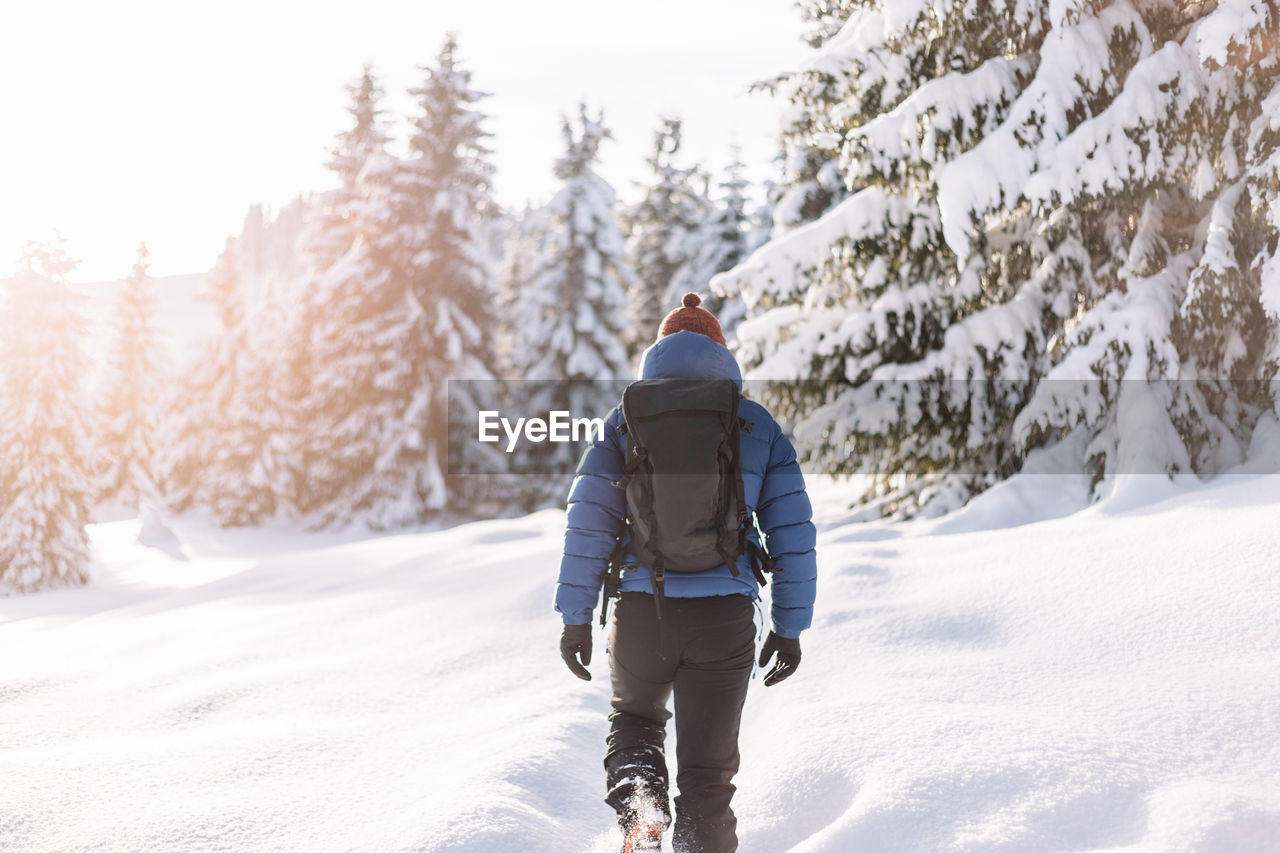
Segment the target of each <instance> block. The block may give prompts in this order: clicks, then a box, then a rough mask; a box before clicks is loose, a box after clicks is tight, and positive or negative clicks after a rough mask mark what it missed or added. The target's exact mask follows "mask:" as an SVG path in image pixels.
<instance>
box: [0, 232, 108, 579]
mask: <svg viewBox="0 0 1280 853" xmlns="http://www.w3.org/2000/svg"><path fill="white" fill-rule="evenodd" d="M74 266H75V262H74V261H73V260H72V259H71V258H70V257H69V256H68V255H67V253H66V250H65V249H64V248H63V246H62V244H61V242H60V241H59V242H55V243H53V244H49V245H41V244H36V243H29V244H27V246H26V249H25V251H24V253H23V257H22V262H21V265H20V268H19V271H18V273H17V275H16V276H14V277H13V278H12V279H10V280H9V281H8V282H7V283H6V284H5V285H4V286H3V287H0V294H2V295H3V305H0V324H2V326H3V332H4V333H3V335H2V336H0V380H2V384H0V590H15V591H18V592H31V591H34V590H38V589H45V588H50V587H59V586H70V585H77V584H83V583H85V582H87V581H88V579H89V566H90V554H89V539H88V535H87V534H86V532H85V524H86V523H87V522H88V520H89V507H90V503H91V500H92V482H91V479H90V477H91V473H92V469H93V465H92V458H91V444H90V439H89V427H88V423H89V418H90V414H89V413H90V404H89V401H88V400H87V398H86V397H85V395H84V393H83V391H82V387H81V383H82V381H83V377H84V375H85V373H86V371H87V369H88V360H87V357H86V355H85V353H84V352H83V350H82V349H81V346H82V341H83V340H84V338H85V335H86V321H85V318H84V316H83V314H82V308H81V305H80V303H81V302H82V301H83V297H82V296H80V295H79V294H78V293H76V292H75V291H74V290H72V288H71V287H70V286H69V285H68V284H67V282H66V275H67V274H68V273H69V272H70V271H71V270H72V269H73V268H74Z"/></svg>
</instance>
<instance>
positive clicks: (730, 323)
mask: <svg viewBox="0 0 1280 853" xmlns="http://www.w3.org/2000/svg"><path fill="white" fill-rule="evenodd" d="M743 168H744V167H743V163H742V157H741V154H740V152H739V150H738V149H737V148H736V147H735V148H734V149H733V156H732V158H731V159H730V161H729V166H728V168H727V169H726V171H725V175H724V178H723V179H722V180H720V181H719V183H718V184H717V189H718V190H719V192H718V193H717V194H716V196H715V197H714V198H712V199H711V200H710V204H711V208H710V211H709V213H708V216H707V218H706V219H705V220H704V221H702V222H701V223H699V225H698V227H697V230H696V231H695V232H694V233H693V234H692V235H691V239H690V247H691V252H690V257H689V259H688V260H687V261H686V262H685V264H684V266H682V267H681V268H680V269H679V270H678V271H677V272H676V274H675V276H674V277H673V278H672V286H671V292H672V293H678V294H681V295H683V294H685V293H688V292H690V291H693V292H695V293H707V291H708V285H709V283H710V281H711V278H712V277H713V276H714V275H716V274H717V273H722V272H724V271H725V270H728V269H732V268H733V267H735V266H737V265H738V264H740V263H742V261H743V260H745V259H746V257H747V252H748V250H749V243H748V241H749V239H750V236H751V235H750V229H751V221H750V216H749V214H748V213H747V188H748V187H749V184H748V183H747V180H746V178H744V177H743V175H742V170H743ZM668 295H670V294H668ZM669 304H671V305H678V304H679V303H678V302H671V303H669ZM702 306H703V307H704V308H706V309H707V310H708V311H710V312H711V313H713V314H715V315H716V318H717V319H718V320H719V321H720V327H721V329H723V330H724V334H725V337H726V338H727V339H728V340H729V341H730V343H732V342H733V340H734V338H735V337H736V335H737V328H738V324H739V323H740V322H742V318H743V317H744V316H745V314H746V306H745V305H744V304H743V302H742V297H741V295H740V294H738V293H730V292H726V291H711V292H710V293H709V294H708V296H707V298H706V299H704V300H703V303H702ZM668 310H669V309H668Z"/></svg>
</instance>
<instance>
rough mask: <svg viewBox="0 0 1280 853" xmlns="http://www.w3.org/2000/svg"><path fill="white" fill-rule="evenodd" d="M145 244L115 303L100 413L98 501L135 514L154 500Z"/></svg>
mask: <svg viewBox="0 0 1280 853" xmlns="http://www.w3.org/2000/svg"><path fill="white" fill-rule="evenodd" d="M148 257H149V254H148V252H147V247H146V244H145V243H140V244H139V245H138V254H137V260H136V261H135V262H134V265H133V271H132V272H131V273H130V275H129V278H127V279H126V280H125V281H124V286H123V287H122V288H121V290H120V295H119V297H118V299H117V303H116V315H115V327H114V329H113V338H112V342H111V350H110V352H109V354H108V364H107V375H106V376H105V377H104V381H103V391H102V395H101V399H100V402H99V407H98V408H99V411H98V426H99V438H98V458H99V460H100V462H101V464H102V466H103V470H102V473H101V474H100V475H99V477H98V488H97V495H96V497H97V499H98V500H99V501H115V502H116V503H118V504H121V505H123V506H126V507H129V508H132V509H138V508H140V506H141V502H142V501H145V500H151V499H154V498H156V497H157V496H158V493H159V489H158V486H157V482H158V478H157V476H156V467H157V451H156V444H157V435H156V430H157V428H158V426H159V421H160V410H159V405H160V402H161V401H160V396H159V391H160V386H161V384H162V381H161V368H160V366H161V364H163V363H166V362H165V359H164V356H163V355H162V353H161V351H160V341H159V339H158V334H157V330H156V294H155V285H154V283H153V282H152V280H151V276H150V275H149V274H148V272H147V270H148V268H149V266H150V263H149V261H148Z"/></svg>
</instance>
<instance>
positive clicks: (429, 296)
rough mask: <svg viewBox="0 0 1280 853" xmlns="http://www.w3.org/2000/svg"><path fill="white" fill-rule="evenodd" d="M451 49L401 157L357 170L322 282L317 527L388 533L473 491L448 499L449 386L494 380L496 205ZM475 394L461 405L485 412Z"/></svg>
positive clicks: (478, 95)
mask: <svg viewBox="0 0 1280 853" xmlns="http://www.w3.org/2000/svg"><path fill="white" fill-rule="evenodd" d="M456 49H457V44H456V41H455V40H454V38H453V37H452V36H450V37H449V38H447V39H446V41H445V43H444V46H443V48H442V49H441V51H440V54H439V56H438V57H437V62H436V64H435V66H434V67H432V68H430V69H427V70H426V71H427V79H426V81H425V82H424V84H423V85H422V86H421V87H419V88H417V89H415V90H413V91H412V92H411V94H413V95H414V96H416V97H417V99H418V104H419V107H420V110H421V112H420V114H419V116H418V117H417V118H416V119H415V120H414V122H413V132H412V134H411V137H410V139H409V156H408V157H407V158H406V159H403V160H401V159H398V158H395V157H393V156H391V155H390V154H386V153H381V152H378V153H374V154H372V155H370V156H369V158H368V159H367V161H366V163H365V165H364V167H363V168H362V169H361V172H360V175H359V186H358V192H357V196H358V198H357V199H355V200H354V201H353V202H352V204H351V207H352V212H353V222H354V223H355V227H356V239H355V241H354V243H353V244H352V246H351V248H350V249H349V250H348V251H347V252H346V254H345V255H344V256H343V257H342V258H341V259H340V260H339V261H338V262H337V263H336V264H335V265H334V266H333V267H332V268H330V269H329V270H328V271H327V272H326V273H325V275H324V279H323V281H322V283H321V288H322V290H323V291H324V292H325V293H326V294H327V297H328V298H327V301H326V302H325V303H324V304H323V305H321V306H320V310H321V311H322V312H323V314H322V316H320V317H319V318H317V326H318V329H319V332H318V334H317V336H316V337H317V339H318V340H321V341H324V342H326V344H325V346H323V347H321V348H320V349H318V350H317V351H315V352H313V353H312V357H313V359H315V364H316V369H315V379H314V382H315V385H314V390H315V393H316V395H317V397H318V400H319V401H320V407H319V408H320V411H319V412H318V415H317V420H316V423H315V427H316V429H317V434H319V435H322V436H324V437H325V438H326V440H327V441H328V442H330V449H329V453H328V454H324V455H323V456H322V458H319V459H316V460H314V461H313V468H314V470H315V476H313V477H312V478H311V481H312V482H313V484H314V485H315V488H316V491H317V493H318V495H319V496H320V500H321V503H322V505H321V506H320V507H319V508H318V510H317V518H318V521H319V523H321V524H325V525H330V524H346V523H352V522H362V523H364V524H367V525H368V526H370V527H373V528H378V529H385V528H390V527H398V526H402V525H406V524H412V523H416V522H419V521H422V520H423V519H425V518H427V517H428V516H429V515H431V514H432V513H435V512H438V511H440V510H442V509H444V507H445V504H446V499H449V502H450V505H451V508H454V509H456V508H459V507H461V506H464V505H465V503H466V501H467V499H468V498H469V497H470V496H469V495H467V494H466V491H467V488H468V486H470V485H471V484H472V482H474V481H472V482H467V483H460V484H458V488H457V489H456V490H455V491H454V492H453V494H452V495H450V494H449V493H448V488H449V487H448V484H447V478H446V473H447V467H446V466H447V460H448V426H449V423H448V418H449V406H448V405H447V402H448V401H447V398H446V391H447V384H446V383H447V380H448V379H450V378H454V379H469V380H488V379H492V377H493V375H494V371H493V369H492V367H493V365H494V364H495V363H496V358H497V352H498V350H497V348H496V347H494V346H493V345H492V343H491V341H490V340H489V339H488V338H487V337H486V335H485V334H484V330H485V326H486V322H485V321H486V320H487V319H488V318H489V317H490V316H491V314H492V307H493V306H494V305H495V304H496V303H497V294H496V286H495V285H494V283H493V272H492V270H491V269H490V264H489V257H488V252H487V245H486V242H485V240H486V237H487V235H485V234H484V233H483V230H482V225H483V223H484V222H485V220H486V219H487V218H488V217H489V216H491V214H492V212H493V210H494V206H493V202H492V201H491V199H490V195H489V193H490V187H489V184H490V178H491V175H492V171H493V169H492V166H491V165H490V163H489V161H488V154H489V151H488V149H487V147H486V146H485V142H484V140H485V138H486V137H487V135H488V134H487V132H486V131H485V130H484V129H483V127H482V124H483V120H484V114H483V113H482V112H480V111H479V110H478V109H477V108H476V107H475V106H474V105H475V104H476V102H478V101H479V100H481V99H482V98H483V97H484V93H482V92H479V91H477V90H475V89H474V88H472V86H471V83H470V78H471V74H470V72H469V71H466V70H464V69H462V68H461V67H459V66H458V64H457V63H456V61H455V56H454V54H455V51H456ZM466 387H467V388H469V389H483V388H484V387H485V386H484V385H483V384H481V383H478V382H476V383H471V384H470V385H468V386H466ZM476 393H479V391H477V392H476ZM471 402H475V405H474V407H473V406H470V405H468V404H467V403H468V401H463V405H462V406H461V407H460V408H462V409H464V410H475V409H481V408H493V407H494V406H492V405H484V404H482V403H481V402H479V401H471ZM470 428H471V429H474V424H470ZM474 444H475V443H474V442H472V443H470V444H469V447H470V446H474ZM488 450H490V448H487V447H486V448H482V451H488ZM468 470H478V468H477V467H471V466H469V468H468Z"/></svg>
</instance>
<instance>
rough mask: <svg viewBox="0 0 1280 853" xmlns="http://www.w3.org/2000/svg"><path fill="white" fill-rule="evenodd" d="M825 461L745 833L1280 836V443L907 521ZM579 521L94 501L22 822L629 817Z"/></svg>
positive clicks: (185, 836) (522, 834)
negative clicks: (233, 525)
mask: <svg viewBox="0 0 1280 853" xmlns="http://www.w3.org/2000/svg"><path fill="white" fill-rule="evenodd" d="M830 488H831V487H830V485H825V484H824V486H823V487H821V488H819V489H818V491H819V492H825V493H826V494H825V497H820V498H819V501H818V503H819V506H821V507H827V508H828V511H827V513H826V515H825V517H824V518H822V519H821V521H822V525H821V528H820V530H821V532H820V538H819V569H820V573H821V578H820V588H819V602H818V610H817V614H816V618H815V625H814V628H813V630H812V631H809V632H807V633H806V634H805V635H804V638H803V642H804V648H805V658H804V661H803V663H802V665H801V668H800V671H799V672H798V673H797V675H796V676H795V677H794V678H792V679H791V680H790V681H788V682H786V683H784V684H782V685H779V686H778V687H774V688H770V689H768V690H766V689H764V688H763V686H762V685H761V684H760V683H759V680H758V679H757V680H756V681H755V682H754V683H753V685H752V689H751V694H750V696H749V698H748V704H747V710H746V716H745V721H744V728H743V734H742V742H743V770H742V773H741V774H740V775H739V777H738V784H739V793H738V796H737V799H736V801H735V807H736V809H737V812H738V815H739V818H740V827H739V829H740V835H741V839H742V847H741V849H742V850H743V851H744V853H775V851H806V852H808V851H849V850H869V851H881V850H922V851H926V850H927V851H935V850H972V851H979V850H981V851H990V850H1018V851H1022V850H1161V851H1165V850H1221V851H1238V850H1255V851H1262V850H1278V849H1280V678H1278V677H1277V676H1278V675H1280V658H1278V657H1277V652H1278V651H1280V572H1277V570H1276V566H1277V565H1280V530H1278V529H1277V526H1276V519H1277V511H1280V477H1278V476H1266V477H1244V476H1238V477H1232V478H1226V479H1224V480H1221V481H1218V482H1216V483H1212V484H1208V485H1203V486H1194V487H1191V488H1185V487H1183V488H1175V487H1173V486H1170V485H1168V484H1167V482H1166V481H1164V480H1163V479H1162V478H1154V477H1149V478H1138V479H1137V480H1135V481H1134V484H1131V485H1130V487H1129V488H1127V489H1123V490H1120V493H1121V494H1122V495H1123V496H1124V499H1123V500H1120V499H1119V498H1117V499H1113V500H1111V501H1104V502H1103V503H1100V504H1097V505H1094V506H1092V507H1089V508H1087V509H1083V510H1081V509H1080V506H1081V505H1082V503H1083V500H1084V487H1083V485H1082V484H1081V483H1078V482H1076V481H1074V480H1072V479H1070V478H1067V477H1061V476H1050V475H1041V476H1035V475H1024V476H1022V477H1018V478H1014V480H1012V481H1010V482H1009V483H1006V484H1005V485H1003V486H1001V487H998V488H997V489H995V490H993V491H992V492H990V493H988V494H987V495H984V496H982V497H980V498H979V499H978V500H977V501H975V502H974V503H972V504H971V505H970V506H969V507H968V508H967V509H966V510H963V511H962V512H960V513H957V514H953V515H951V516H948V517H944V518H942V519H937V520H931V521H917V522H914V523H909V524H902V523H899V524H896V525H890V524H882V523H870V524H866V523H861V524H858V523H848V522H847V521H845V520H842V519H841V517H840V516H841V513H840V511H839V510H838V509H836V507H838V503H837V502H836V501H835V500H834V499H832V496H831V493H830V492H829V491H827V490H829V489H830ZM1054 496H1057V498H1056V500H1051V498H1053V497H1054ZM1044 507H1049V508H1050V509H1049V510H1047V511H1046V510H1045V509H1043V508H1044ZM1072 510H1076V511H1074V512H1072ZM1046 515H1058V516H1060V517H1058V518H1050V519H1045V518H1044V517H1045V516H1046ZM562 524H563V514H562V513H560V512H556V511H547V512H542V513H538V514H535V515H532V516H529V517H527V518H522V519H517V520H505V521H489V522H480V523H474V524H466V525H462V526H458V527H454V528H451V529H444V530H436V531H423V532H414V533H408V534H402V535H394V536H380V537H366V538H359V537H351V536H348V537H340V536H333V535H318V534H305V533H297V532H290V531H281V530H259V531H246V532H238V533H225V532H220V531H214V530H211V529H208V528H204V527H201V526H200V525H198V524H196V523H195V522H194V521H191V520H190V519H183V520H180V521H179V522H177V523H176V524H174V529H175V531H176V533H177V539H176V540H173V539H168V538H165V537H163V536H162V535H161V534H162V533H163V530H162V529H160V528H158V527H157V526H156V525H155V524H154V520H149V522H148V531H147V533H146V535H145V536H144V540H145V542H146V543H149V544H141V543H139V541H138V533H139V524H138V522H136V521H132V522H130V521H122V522H112V523H107V524H101V525H97V526H95V527H94V528H93V529H92V537H93V543H94V549H95V553H96V555H97V557H98V560H99V562H100V565H99V566H98V568H97V572H96V579H95V583H94V585H93V586H91V587H89V588H85V589H76V590H67V591H58V592H51V593H44V594H40V595H34V596H26V597H12V598H6V599H0V744H3V747H2V748H0V779H3V780H4V784H3V785H0V848H2V849H5V850H23V851H26V850H49V851H54V850H57V851H65V850H143V849H145V850H194V849H200V850H261V849H276V850H308V851H317V850H356V849H359V850H429V851H452V853H462V851H469V853H500V851H513V852H514V851H521V853H527V851H546V853H553V851H554V853H564V851H588V850H590V851H606V850H610V849H613V845H614V837H615V836H614V833H613V831H612V830H611V829H610V821H611V814H610V812H609V811H608V809H607V808H606V807H605V806H604V805H603V803H602V802H601V799H600V797H601V795H602V793H603V780H602V775H603V773H602V768H601V751H602V740H603V737H604V733H605V727H606V722H605V713H606V710H607V703H608V688H607V667H606V664H605V656H604V654H603V651H604V650H603V648H602V647H603V638H602V633H601V631H600V630H599V629H598V628H597V629H596V643H597V647H596V654H595V657H594V660H593V663H592V666H591V669H592V670H593V672H594V673H595V674H596V678H595V680H594V681H592V682H590V683H583V682H579V681H577V680H576V679H574V678H573V677H572V676H571V675H570V674H569V673H568V672H567V671H566V670H565V669H564V666H563V664H562V663H561V662H560V660H559V658H558V654H557V649H556V640H557V637H558V633H559V626H558V624H557V622H556V617H555V615H554V614H553V613H552V612H551V609H550V602H551V593H552V585H553V581H554V576H555V572H556V565H557V555H558V547H559V544H560V539H561V526H562ZM1010 524H1019V525H1020V526H1017V527H1010V526H1008V525H1010Z"/></svg>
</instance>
